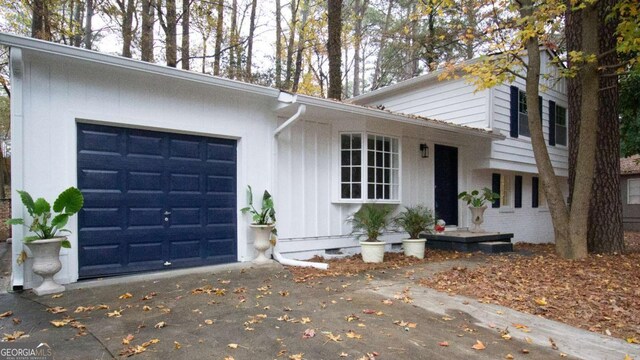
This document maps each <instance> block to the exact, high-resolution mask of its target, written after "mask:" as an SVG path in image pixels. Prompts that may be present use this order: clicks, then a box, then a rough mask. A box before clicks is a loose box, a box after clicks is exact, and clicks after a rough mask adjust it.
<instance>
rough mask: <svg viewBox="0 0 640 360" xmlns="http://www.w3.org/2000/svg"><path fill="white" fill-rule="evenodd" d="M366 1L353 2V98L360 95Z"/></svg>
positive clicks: (357, 0) (356, 0)
mask: <svg viewBox="0 0 640 360" xmlns="http://www.w3.org/2000/svg"><path fill="white" fill-rule="evenodd" d="M367 2H368V0H355V2H354V12H355V25H354V29H353V32H354V34H353V96H358V95H360V86H361V85H360V63H361V61H362V59H361V57H360V47H361V45H362V19H363V18H364V14H365V12H366V11H367Z"/></svg>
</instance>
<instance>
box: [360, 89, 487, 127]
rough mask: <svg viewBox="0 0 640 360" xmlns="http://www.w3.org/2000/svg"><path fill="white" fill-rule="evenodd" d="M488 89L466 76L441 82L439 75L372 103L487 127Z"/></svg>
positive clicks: (407, 112) (435, 117)
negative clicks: (479, 88)
mask: <svg viewBox="0 0 640 360" xmlns="http://www.w3.org/2000/svg"><path fill="white" fill-rule="evenodd" d="M487 96H488V90H483V91H478V92H476V91H475V89H474V88H473V87H472V86H470V85H468V84H466V83H465V82H464V80H462V79H458V80H449V81H442V82H438V81H437V79H434V80H433V81H431V82H429V83H428V84H425V85H423V86H422V87H420V88H413V89H409V90H406V91H402V92H400V93H397V94H391V95H390V96H388V97H385V98H384V99H381V100H376V101H374V102H372V103H369V104H368V105H369V106H379V105H382V106H384V107H385V109H386V110H391V111H395V112H399V113H404V114H413V115H419V116H424V117H428V118H431V119H437V120H444V121H450V122H452V123H455V124H459V125H467V126H473V127H478V128H488V127H489V123H488V122H487V109H488V101H487Z"/></svg>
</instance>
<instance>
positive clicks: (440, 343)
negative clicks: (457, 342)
mask: <svg viewBox="0 0 640 360" xmlns="http://www.w3.org/2000/svg"><path fill="white" fill-rule="evenodd" d="M438 345H440V346H449V343H448V342H447V341H440V342H439V343H438Z"/></svg>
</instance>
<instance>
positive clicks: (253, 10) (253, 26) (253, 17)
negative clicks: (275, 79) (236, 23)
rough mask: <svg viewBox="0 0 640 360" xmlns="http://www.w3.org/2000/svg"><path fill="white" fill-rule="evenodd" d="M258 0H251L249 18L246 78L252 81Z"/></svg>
mask: <svg viewBox="0 0 640 360" xmlns="http://www.w3.org/2000/svg"><path fill="white" fill-rule="evenodd" d="M257 5H258V0H252V1H251V16H250V18H249V38H248V40H247V63H246V64H245V66H246V68H245V71H244V72H245V76H244V78H245V80H246V81H249V82H251V80H252V78H251V66H252V57H253V37H254V35H255V32H256V7H257Z"/></svg>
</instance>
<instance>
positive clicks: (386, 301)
mask: <svg viewBox="0 0 640 360" xmlns="http://www.w3.org/2000/svg"><path fill="white" fill-rule="evenodd" d="M382 303H383V304H385V305H393V301H391V300H389V299H384V300H382Z"/></svg>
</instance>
